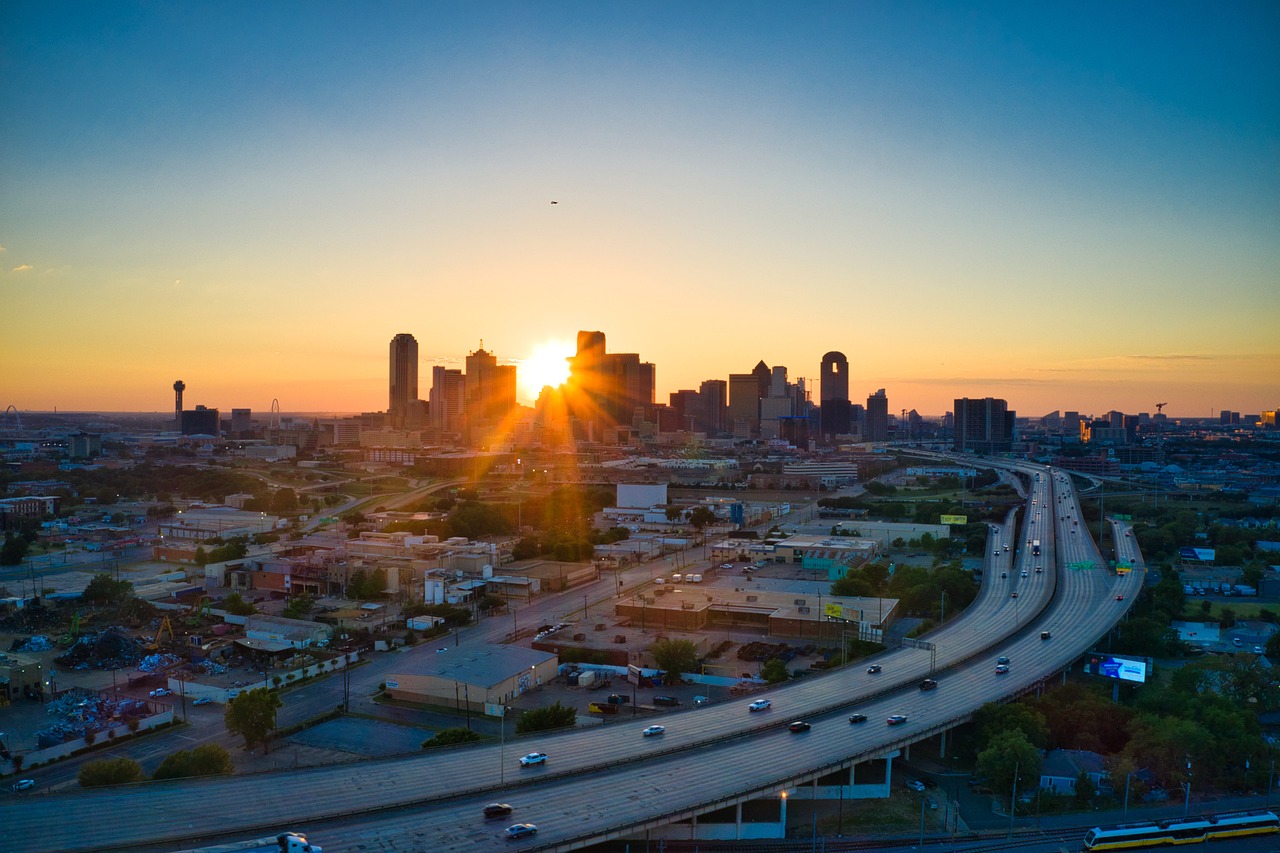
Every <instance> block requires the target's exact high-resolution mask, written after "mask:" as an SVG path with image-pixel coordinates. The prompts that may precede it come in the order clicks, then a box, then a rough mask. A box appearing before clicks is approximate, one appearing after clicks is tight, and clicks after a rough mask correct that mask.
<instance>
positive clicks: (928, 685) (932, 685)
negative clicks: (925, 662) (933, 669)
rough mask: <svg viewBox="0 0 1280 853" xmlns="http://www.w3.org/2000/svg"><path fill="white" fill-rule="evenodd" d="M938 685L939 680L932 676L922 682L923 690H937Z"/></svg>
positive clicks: (921, 687)
mask: <svg viewBox="0 0 1280 853" xmlns="http://www.w3.org/2000/svg"><path fill="white" fill-rule="evenodd" d="M937 687H938V682H936V681H934V680H933V679H932V678H926V679H925V680H924V681H921V682H920V689H921V690H936V689H937Z"/></svg>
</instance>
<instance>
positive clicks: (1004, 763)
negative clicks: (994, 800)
mask: <svg viewBox="0 0 1280 853" xmlns="http://www.w3.org/2000/svg"><path fill="white" fill-rule="evenodd" d="M977 769H978V773H979V775H981V776H985V777H987V779H988V780H990V783H991V787H992V788H993V789H994V790H995V791H997V792H998V793H1000V794H1002V795H1004V792H1006V791H1010V792H1011V791H1012V790H1013V777H1014V774H1015V773H1017V776H1018V779H1019V780H1020V781H1019V784H1020V785H1021V784H1022V782H1021V780H1024V779H1026V780H1032V779H1038V778H1040V751H1039V750H1038V749H1036V748H1035V747H1034V746H1032V745H1031V744H1030V743H1029V742H1028V741H1027V737H1026V735H1024V734H1023V733H1022V732H1020V731H1007V732H1001V733H1000V734H998V735H996V736H995V737H993V738H992V739H991V745H990V746H988V747H987V748H986V749H984V750H983V751H982V752H980V753H978V768H977ZM1023 787H1025V785H1024V786H1023ZM1010 805H1012V804H1010Z"/></svg>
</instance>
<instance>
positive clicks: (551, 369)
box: [516, 341, 573, 405]
mask: <svg viewBox="0 0 1280 853" xmlns="http://www.w3.org/2000/svg"><path fill="white" fill-rule="evenodd" d="M572 355H573V344H571V343H567V342H565V341H547V342H546V343H543V344H538V345H537V346H535V347H534V348H533V351H532V352H531V353H530V354H529V357H528V358H526V359H524V360H522V361H520V362H519V364H518V367H517V370H516V383H517V385H518V391H519V399H520V402H522V403H525V404H528V405H531V404H532V403H533V402H534V401H535V400H537V399H538V394H540V393H542V389H543V388H544V387H546V386H547V385H550V386H551V387H552V388H555V387H557V386H559V385H561V384H562V383H563V382H564V381H565V380H566V379H568V378H569V362H568V361H567V360H566V359H568V358H569V357H570V356H572Z"/></svg>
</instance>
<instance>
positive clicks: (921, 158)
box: [0, 2, 1280, 417]
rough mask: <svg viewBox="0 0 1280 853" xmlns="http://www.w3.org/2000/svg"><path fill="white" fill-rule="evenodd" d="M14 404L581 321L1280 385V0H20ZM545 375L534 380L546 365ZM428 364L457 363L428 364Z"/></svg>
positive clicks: (97, 405)
mask: <svg viewBox="0 0 1280 853" xmlns="http://www.w3.org/2000/svg"><path fill="white" fill-rule="evenodd" d="M0 33H2V35H0V38H2V39H3V43H4V45H5V51H4V55H3V60H2V61H3V66H2V70H3V73H0V81H2V82H0V103H2V104H3V106H4V108H5V112H6V114H7V116H8V117H9V122H8V126H7V128H6V133H5V144H4V146H2V147H0V170H2V171H3V173H4V175H5V181H4V185H5V190H4V193H3V195H2V196H0V246H2V247H3V251H2V252H0V288H2V289H3V294H4V305H5V309H6V310H5V314H6V316H7V317H8V318H10V322H9V323H8V324H6V330H5V335H4V344H3V352H4V357H5V364H6V366H5V370H4V371H3V374H4V375H3V379H0V392H3V393H0V405H4V406H8V405H13V406H15V407H16V408H18V409H20V410H24V411H27V410H51V409H54V408H57V409H60V410H108V411H126V410H136V411H164V410H165V409H166V408H167V407H168V406H169V405H170V404H171V400H170V394H171V392H170V390H169V389H170V385H171V383H172V382H173V380H174V378H175V377H178V376H181V377H183V379H184V380H185V381H186V382H187V384H188V386H189V387H190V388H191V389H192V391H191V397H190V399H191V400H192V401H193V402H204V403H207V404H209V405H210V406H221V407H223V408H224V409H229V408H230V407H232V406H247V407H251V408H253V409H254V410H259V411H260V410H265V409H267V408H269V406H270V402H271V400H272V399H278V400H279V401H280V403H281V405H282V407H283V408H285V409H286V410H290V411H312V410H329V411H338V410H341V411H363V410H377V409H382V408H384V407H385V406H386V356H387V354H386V346H387V341H388V340H389V339H390V338H391V337H392V336H393V335H395V334H397V333H400V332H408V333H412V334H413V335H415V336H416V338H417V340H418V341H419V342H420V347H421V349H420V360H421V364H420V370H421V372H422V373H423V374H424V375H429V373H430V367H431V366H432V365H442V364H443V365H449V366H458V365H459V364H460V363H461V361H462V359H463V358H464V357H465V356H466V355H467V354H468V353H469V352H472V351H474V350H476V349H477V348H478V347H479V345H480V342H481V341H482V340H483V343H484V347H485V349H487V350H488V351H490V352H492V353H494V354H495V355H496V356H497V357H498V358H499V360H500V361H502V362H503V363H515V364H520V365H523V367H524V369H525V370H526V372H527V373H530V374H531V373H532V372H533V364H534V363H535V362H538V363H541V364H544V365H545V364H547V363H548V362H549V363H552V364H554V363H555V362H556V361H557V359H562V358H563V357H564V356H568V355H571V354H572V352H573V344H572V341H573V338H574V335H575V333H576V331H577V330H580V329H601V330H604V331H605V332H607V334H608V335H609V341H610V348H611V349H613V350H616V351H620V352H635V353H639V354H640V355H641V356H642V358H643V359H644V360H646V361H649V362H653V363H654V364H655V365H656V386H657V397H658V399H659V400H665V399H666V396H667V394H668V393H669V392H672V391H675V390H678V389H682V388H697V387H698V383H699V382H700V381H702V380H704V379H709V378H716V379H724V378H725V377H726V376H727V375H728V374H729V373H743V372H747V371H750V370H751V369H752V367H753V366H754V365H755V364H756V363H757V362H758V361H760V360H764V361H765V362H767V363H768V364H770V365H785V366H786V367H787V368H788V370H789V374H790V376H791V377H793V378H798V377H806V378H808V379H810V381H813V380H815V379H816V377H817V375H818V364H819V361H820V359H821V358H822V355H823V353H825V352H827V351H829V350H838V351H842V352H844V353H846V354H847V355H848V357H849V377H850V391H851V396H852V397H853V398H854V399H855V400H856V399H859V398H860V397H862V396H865V395H867V394H869V393H871V392H873V391H874V390H876V389H878V388H886V389H887V390H888V393H889V395H890V398H891V399H892V401H893V408H894V410H895V411H896V410H897V409H898V408H899V406H900V405H901V406H902V407H905V408H914V409H916V410H918V411H919V412H921V413H922V414H940V413H942V412H945V411H947V410H949V409H950V408H951V405H952V400H953V399H954V398H956V397H962V396H969V397H982V396H997V397H1001V398H1004V399H1007V400H1008V402H1009V406H1010V408H1013V409H1016V410H1018V411H1019V412H1020V413H1025V414H1027V415H1038V414H1041V413H1043V412H1047V411H1051V410H1054V409H1075V410H1079V411H1082V412H1094V413H1102V412H1105V411H1107V410H1109V409H1116V410H1120V411H1127V412H1139V411H1142V412H1148V411H1154V408H1155V405H1156V403H1157V402H1164V401H1168V407H1167V409H1166V410H1165V413H1166V414H1169V415H1172V416H1196V417H1205V416H1209V415H1213V414H1216V413H1217V411H1218V410H1219V409H1232V410H1237V411H1244V412H1259V411H1262V410H1264V409H1272V408H1274V407H1275V406H1276V402H1277V398H1278V397H1280V394H1278V393H1277V392H1278V391H1280V383H1277V381H1276V378H1277V377H1278V376H1280V344H1277V342H1276V336H1275V330H1276V329H1277V328H1280V297H1278V296H1277V293H1278V292H1280V288H1277V280H1278V279H1280V276H1278V275H1277V272H1278V271H1280V241H1277V239H1276V235H1277V234H1278V233H1280V227H1278V226H1280V208H1278V205H1280V169H1278V168H1277V165H1278V164H1277V155H1276V152H1277V150H1280V149H1278V147H1277V141H1278V136H1280V134H1278V133H1277V122H1278V118H1280V109H1277V107H1278V106H1280V102H1278V99H1280V94H1278V93H1280V43H1278V42H1280V11H1277V8H1276V6H1275V5H1273V4H1265V3H1236V4H1231V5H1229V6H1227V7H1219V6H1210V5H1209V4H1203V3H1173V4H1170V3H1160V4H1155V3H1134V4H1125V5H1123V6H1121V7H1119V8H1116V7H1114V6H1112V5H1109V4H1102V3H1086V4H1077V5H1073V6H1071V7H1064V8H1056V7H1055V8H1046V7H1033V8H1027V7H1024V6H1021V5H1018V4H1008V5H1005V4H982V5H980V6H973V7H968V8H957V7H955V6H953V5H951V4H931V3H907V4H892V5H888V4H885V5H872V4H811V5H809V6H807V7H802V8H801V9H800V10H799V11H797V9H796V8H795V7H789V6H783V5H781V4H778V5H768V4H755V5H742V4H724V3H712V4H697V5H696V6H694V7H686V6H682V5H649V6H633V5H624V4H603V5H597V4H554V5H547V6H541V5H540V6H537V7H530V6H527V5H524V4H515V3H487V4H482V5H467V6H451V5H444V4H380V5H375V6H373V7H366V6H352V5H347V4H337V3H307V4H302V3H273V4H269V5H266V6H259V5H254V6H252V7H251V6H249V5H248V4H235V3H232V4H219V5H216V6H207V5H198V4H177V5H164V6H155V5H148V4H126V3H115V4H106V5H86V4H71V3H44V2H42V3H23V2H19V3H10V4H6V8H5V11H4V13H3V14H2V15H0ZM527 378H528V377H525V376H522V381H521V386H520V388H521V399H522V401H523V402H530V401H531V400H532V398H533V396H534V395H536V393H537V387H536V383H533V384H531V383H529V382H528V381H527ZM423 395H424V396H425V388H424V389H423Z"/></svg>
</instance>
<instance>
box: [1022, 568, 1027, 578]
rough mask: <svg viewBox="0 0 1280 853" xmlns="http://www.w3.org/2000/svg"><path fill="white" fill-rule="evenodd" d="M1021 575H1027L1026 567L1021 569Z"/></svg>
mask: <svg viewBox="0 0 1280 853" xmlns="http://www.w3.org/2000/svg"><path fill="white" fill-rule="evenodd" d="M1022 576H1023V577H1024V578H1025V577H1027V570H1026V569H1023V570H1022Z"/></svg>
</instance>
